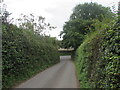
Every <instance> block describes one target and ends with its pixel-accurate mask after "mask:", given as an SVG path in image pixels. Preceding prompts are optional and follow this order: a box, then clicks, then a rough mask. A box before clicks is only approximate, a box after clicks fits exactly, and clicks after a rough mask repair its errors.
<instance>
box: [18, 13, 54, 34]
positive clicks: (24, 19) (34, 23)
mask: <svg viewBox="0 0 120 90" xmlns="http://www.w3.org/2000/svg"><path fill="white" fill-rule="evenodd" d="M18 22H19V26H20V28H22V29H26V30H33V31H35V32H37V33H38V34H41V32H42V31H43V30H45V29H48V30H51V29H55V28H56V27H54V26H51V25H50V23H46V22H45V18H44V17H42V16H38V17H35V16H34V15H33V14H30V15H29V16H27V15H23V14H21V18H19V19H18Z"/></svg>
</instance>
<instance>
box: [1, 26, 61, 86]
mask: <svg viewBox="0 0 120 90" xmlns="http://www.w3.org/2000/svg"><path fill="white" fill-rule="evenodd" d="M3 27H7V26H6V25H3ZM9 27H10V28H9V30H7V29H6V28H4V29H3V37H2V44H3V48H2V59H3V62H2V63H3V67H2V72H3V73H2V76H3V78H2V79H3V83H2V84H3V88H10V87H12V86H13V85H15V84H16V83H19V82H21V81H23V80H26V79H28V78H30V77H31V76H33V75H34V74H36V73H38V72H40V71H42V70H44V69H46V68H47V67H49V66H51V65H53V64H56V63H57V62H59V55H58V51H57V44H56V39H55V38H50V37H49V36H42V35H39V34H37V33H34V31H31V30H23V29H20V28H18V27H16V26H14V25H10V26H9Z"/></svg>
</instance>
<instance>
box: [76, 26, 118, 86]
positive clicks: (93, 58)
mask: <svg viewBox="0 0 120 90" xmlns="http://www.w3.org/2000/svg"><path fill="white" fill-rule="evenodd" d="M119 29H120V27H117V28H113V29H111V30H106V31H105V30H103V31H102V32H101V33H98V32H97V31H96V32H94V33H92V34H91V35H90V36H89V37H87V38H86V39H85V41H84V42H83V43H82V44H81V45H80V47H79V48H78V50H77V52H76V61H75V63H76V67H77V72H78V78H79V80H80V87H81V88H120V67H119V66H120V44H119V41H120V36H119V35H120V31H119Z"/></svg>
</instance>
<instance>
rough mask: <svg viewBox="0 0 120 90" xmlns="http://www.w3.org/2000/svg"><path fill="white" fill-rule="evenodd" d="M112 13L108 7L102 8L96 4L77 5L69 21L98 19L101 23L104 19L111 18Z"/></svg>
mask: <svg viewBox="0 0 120 90" xmlns="http://www.w3.org/2000/svg"><path fill="white" fill-rule="evenodd" d="M113 15H114V14H113V13H112V12H111V9H110V8H109V7H104V6H102V5H99V4H97V3H84V4H79V5H77V6H76V7H75V8H74V10H73V14H72V15H71V16H70V19H71V20H74V19H82V20H92V19H98V20H100V21H102V20H103V19H104V18H106V17H107V18H112V17H113Z"/></svg>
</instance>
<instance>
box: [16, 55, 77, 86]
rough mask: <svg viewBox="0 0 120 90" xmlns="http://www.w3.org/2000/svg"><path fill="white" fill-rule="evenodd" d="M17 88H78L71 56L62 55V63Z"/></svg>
mask: <svg viewBox="0 0 120 90" xmlns="http://www.w3.org/2000/svg"><path fill="white" fill-rule="evenodd" d="M16 88H78V81H77V78H76V73H75V66H74V64H73V62H72V61H71V56H60V63H58V64H56V65H54V66H52V67H50V68H48V69H46V70H45V71H43V72H41V73H39V74H37V75H36V76H35V77H33V78H31V79H29V80H27V81H26V82H24V83H22V84H20V85H19V86H17V87H16Z"/></svg>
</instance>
